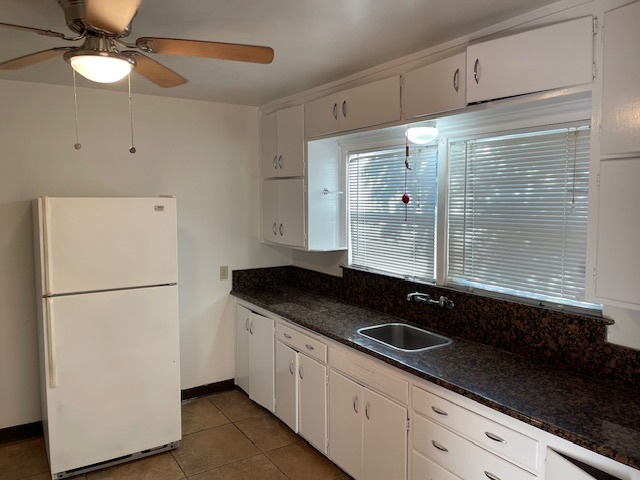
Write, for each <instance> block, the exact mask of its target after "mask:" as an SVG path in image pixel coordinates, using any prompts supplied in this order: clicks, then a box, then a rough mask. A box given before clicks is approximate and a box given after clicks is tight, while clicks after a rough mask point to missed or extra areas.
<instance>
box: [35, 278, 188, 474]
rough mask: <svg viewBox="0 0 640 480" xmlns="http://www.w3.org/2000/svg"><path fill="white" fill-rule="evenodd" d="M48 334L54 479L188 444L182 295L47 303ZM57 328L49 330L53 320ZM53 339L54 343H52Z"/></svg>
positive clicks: (110, 295)
mask: <svg viewBox="0 0 640 480" xmlns="http://www.w3.org/2000/svg"><path fill="white" fill-rule="evenodd" d="M46 305H47V311H46V312H45V315H44V319H43V321H44V325H43V327H44V328H42V331H43V332H45V333H44V334H46V328H47V323H49V324H50V325H52V326H53V328H54V329H55V332H54V333H55V334H54V335H52V336H51V335H49V336H48V337H45V338H44V339H43V343H45V346H46V350H45V356H44V357H45V359H46V362H49V361H50V360H53V361H54V362H55V366H56V368H55V372H56V375H57V382H55V383H54V385H55V386H54V387H52V386H51V385H52V384H51V382H50V379H49V378H48V376H49V375H50V372H51V369H50V368H49V365H45V369H44V371H45V372H46V373H45V377H46V378H45V380H46V382H45V384H44V385H42V388H43V389H46V392H45V393H46V398H47V407H46V408H47V412H46V415H44V417H45V418H47V425H46V427H45V430H46V435H47V440H48V441H47V444H48V447H49V459H50V465H51V471H52V472H53V473H59V472H63V471H67V470H70V469H74V468H80V467H84V466H88V465H92V464H95V463H98V462H102V461H106V460H110V459H114V458H118V457H122V456H125V455H129V454H131V453H137V452H140V451H143V450H146V449H150V448H155V447H158V446H161V445H164V444H167V443H170V442H175V441H178V440H180V437H181V427H180V374H179V336H178V329H179V326H178V287H177V286H165V287H154V288H139V289H133V290H119V291H113V292H100V293H91V294H81V295H68V296H64V297H55V298H50V299H47V304H46ZM52 314H53V316H54V318H55V321H54V322H47V316H50V315H52ZM52 339H53V340H52Z"/></svg>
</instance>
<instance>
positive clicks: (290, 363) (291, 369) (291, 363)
mask: <svg viewBox="0 0 640 480" xmlns="http://www.w3.org/2000/svg"><path fill="white" fill-rule="evenodd" d="M289 373H290V374H291V375H293V360H291V361H290V362H289Z"/></svg>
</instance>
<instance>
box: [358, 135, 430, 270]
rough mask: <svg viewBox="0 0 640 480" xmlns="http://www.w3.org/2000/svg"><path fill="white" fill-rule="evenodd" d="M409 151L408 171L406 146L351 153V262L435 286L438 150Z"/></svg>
mask: <svg viewBox="0 0 640 480" xmlns="http://www.w3.org/2000/svg"><path fill="white" fill-rule="evenodd" d="M411 151H412V156H411V158H410V167H411V169H410V170H408V169H406V168H405V164H404V162H405V147H404V145H402V146H396V147H392V148H388V149H384V150H373V151H361V152H355V153H351V154H349V156H348V177H349V230H350V248H349V255H350V264H351V265H352V266H356V267H359V268H366V269H370V270H374V271H380V272H383V273H387V274H391V275H395V276H401V277H405V278H412V279H417V280H421V281H424V282H433V281H434V278H435V276H434V260H435V259H434V246H435V245H434V244H435V231H436V207H437V196H438V189H437V175H438V170H437V164H438V161H437V160H438V149H437V147H435V146H426V147H422V148H416V149H414V148H412V149H411ZM405 193H407V194H408V195H409V198H410V200H409V203H408V204H406V206H405V204H404V203H403V202H402V196H403V195H404V194H405Z"/></svg>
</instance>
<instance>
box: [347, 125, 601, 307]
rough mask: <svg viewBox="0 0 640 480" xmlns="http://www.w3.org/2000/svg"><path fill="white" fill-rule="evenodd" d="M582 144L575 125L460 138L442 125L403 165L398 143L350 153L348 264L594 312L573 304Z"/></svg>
mask: <svg viewBox="0 0 640 480" xmlns="http://www.w3.org/2000/svg"><path fill="white" fill-rule="evenodd" d="M398 140H400V139H398ZM398 143H399V142H398ZM589 145H590V129H589V125H588V122H587V121H584V122H579V123H571V124H564V125H560V126H553V127H550V126H542V127H535V128H528V129H527V130H522V131H512V132H508V133H504V134H496V133H494V134H488V133H483V134H482V135H479V134H476V135H467V136H466V137H462V135H461V134H460V133H458V132H456V131H451V130H450V131H448V132H446V133H445V135H444V136H441V138H439V139H438V141H437V142H433V144H432V145H426V146H423V147H415V146H412V147H411V148H410V152H411V153H410V157H409V165H410V167H411V170H406V169H405V168H404V161H405V149H404V145H399V146H397V147H388V148H377V149H375V150H369V151H351V152H349V153H348V154H347V160H348V178H349V229H350V234H349V240H350V248H349V263H350V265H351V266H352V267H355V268H363V269H368V270H372V271H377V272H380V273H383V274H388V275H392V276H399V277H404V278H406V279H409V280H416V281H421V282H425V283H436V279H437V283H438V284H442V285H445V286H449V287H453V288H460V289H464V290H469V291H477V292H483V293H484V294H486V295H492V296H500V297H505V296H506V297H508V298H517V299H520V301H524V302H525V303H534V304H543V305H547V306H552V307H560V308H566V307H567V306H570V308H573V307H577V308H578V309H582V308H587V309H592V308H598V307H599V306H597V305H592V304H588V303H584V284H585V261H586V239H587V210H588V208H587V207H588V184H589ZM439 153H440V158H439ZM439 169H441V170H442V172H441V173H440V183H438V170H439ZM405 174H406V185H405ZM405 192H407V193H408V195H409V196H410V201H409V203H408V204H407V206H406V209H405V205H404V204H403V203H402V196H403V194H404V193H405ZM439 195H440V199H441V201H442V203H443V205H441V206H440V208H438V196H439ZM445 203H446V205H444V204H445ZM438 210H439V212H440V216H438V215H437V213H438ZM438 231H440V232H442V233H441V235H439V236H438V235H437V232H438ZM437 238H439V239H440V241H441V242H442V245H441V246H440V247H439V248H437V245H436V239H437ZM436 271H437V272H442V273H441V274H440V275H436Z"/></svg>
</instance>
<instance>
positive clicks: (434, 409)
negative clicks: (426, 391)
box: [431, 406, 449, 417]
mask: <svg viewBox="0 0 640 480" xmlns="http://www.w3.org/2000/svg"><path fill="white" fill-rule="evenodd" d="M431 410H433V411H434V412H436V413H437V414H438V415H442V416H443V417H448V416H449V414H448V413H447V412H445V411H444V410H440V409H439V408H438V407H434V406H432V407H431Z"/></svg>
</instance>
